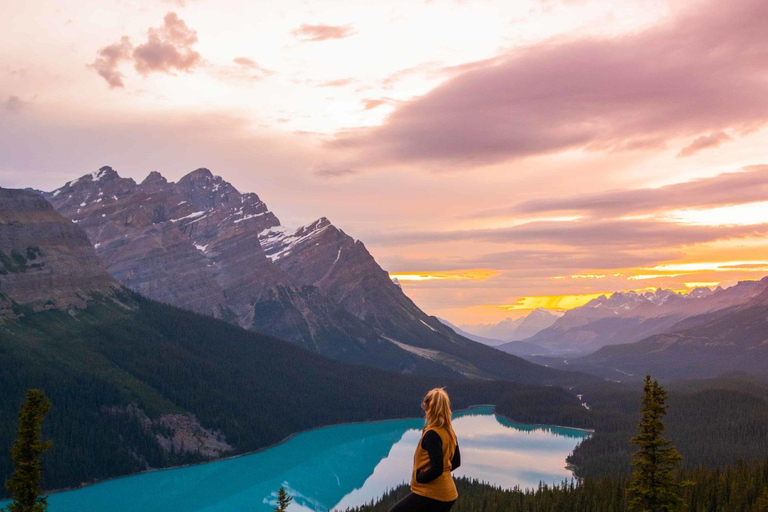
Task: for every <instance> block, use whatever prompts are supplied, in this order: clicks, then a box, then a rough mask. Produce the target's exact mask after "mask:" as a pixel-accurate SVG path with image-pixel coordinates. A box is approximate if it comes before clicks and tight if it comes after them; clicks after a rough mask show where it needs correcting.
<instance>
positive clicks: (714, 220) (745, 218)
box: [664, 201, 768, 226]
mask: <svg viewBox="0 0 768 512" xmlns="http://www.w3.org/2000/svg"><path fill="white" fill-rule="evenodd" d="M664 218H667V219H670V220H672V221H674V222H680V223H683V224H692V225H699V226H729V225H730V226H753V225H756V224H764V223H766V222H768V201H761V202H756V203H746V204H738V205H734V206H723V207H720V208H709V209H699V210H674V211H670V212H667V213H666V214H665V215H664Z"/></svg>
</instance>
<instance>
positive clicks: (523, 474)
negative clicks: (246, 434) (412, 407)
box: [0, 407, 589, 512]
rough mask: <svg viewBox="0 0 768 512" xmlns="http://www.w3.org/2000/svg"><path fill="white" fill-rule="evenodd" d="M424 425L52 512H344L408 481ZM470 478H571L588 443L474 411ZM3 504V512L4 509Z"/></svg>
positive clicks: (266, 455) (157, 483) (117, 485)
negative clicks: (570, 460)
mask: <svg viewBox="0 0 768 512" xmlns="http://www.w3.org/2000/svg"><path fill="white" fill-rule="evenodd" d="M422 425H423V420H421V419H406V420H392V421H381V422H372V423H359V424H348V425H337V426H332V427H324V428H319V429H317V430H311V431H308V432H304V433H301V434H298V435H296V436H294V437H292V438H291V439H289V440H288V441H286V442H284V443H282V444H279V445H277V446H274V447H272V448H269V449H267V450H264V451H261V452H258V453H254V454H251V455H244V456H241V457H235V458H232V459H227V460H221V461H216V462H210V463H207V464H199V465H195V466H188V467H184V468H178V469H169V470H163V471H153V472H149V473H144V474H140V475H135V476H130V477H125V478H118V479H115V480H109V481H106V482H103V483H99V484H96V485H92V486H89V487H84V488H82V489H77V490H74V491H67V492H62V493H56V494H52V495H51V496H50V497H49V507H48V509H49V511H50V512H128V511H135V512H203V511H205V512H235V511H237V512H245V511H255V512H270V511H271V510H272V509H273V507H274V506H275V504H276V499H275V496H276V493H277V490H278V489H279V488H280V486H283V487H285V488H286V490H287V491H288V492H289V494H290V495H291V496H293V497H294V502H293V503H292V504H291V506H290V509H289V510H290V511H291V512H310V511H312V512H316V511H326V510H333V509H341V510H343V509H345V508H347V507H353V506H357V505H361V504H363V503H366V502H369V501H371V500H372V499H375V498H376V497H378V496H380V495H381V494H383V493H384V492H385V491H386V490H387V489H391V488H393V487H395V486H397V485H398V484H400V483H401V482H403V481H406V480H408V479H410V472H411V466H412V464H413V452H414V449H415V447H416V443H417V442H418V440H419V437H420V435H421V426H422ZM453 425H454V430H455V431H456V435H457V437H458V439H459V446H460V447H461V459H462V464H461V467H460V468H459V469H457V470H456V471H455V472H454V476H468V477H472V478H477V479H479V480H484V481H486V482H490V483H493V484H496V485H500V486H502V487H506V488H512V487H515V486H517V485H519V486H521V487H535V486H537V485H538V484H539V482H540V481H544V482H546V483H559V482H561V481H563V480H565V479H570V478H571V472H570V471H568V470H567V469H566V468H565V458H566V457H567V456H568V454H569V453H570V452H571V451H572V450H573V449H574V448H575V447H576V445H578V444H579V443H580V442H581V441H582V440H583V439H584V438H585V437H587V436H588V435H589V434H588V433H587V432H584V431H581V430H577V429H569V428H563V427H549V426H541V425H524V424H519V423H513V422H510V421H508V420H506V419H504V418H502V417H500V416H496V415H495V414H494V413H493V408H492V407H475V408H473V409H469V410H467V411H463V412H460V413H457V414H455V415H454V421H453ZM4 504H5V503H3V504H0V507H1V506H2V505H4Z"/></svg>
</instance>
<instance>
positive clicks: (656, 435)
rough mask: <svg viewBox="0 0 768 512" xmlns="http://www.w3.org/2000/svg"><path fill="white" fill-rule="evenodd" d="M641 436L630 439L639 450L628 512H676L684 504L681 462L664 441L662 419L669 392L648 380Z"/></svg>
mask: <svg viewBox="0 0 768 512" xmlns="http://www.w3.org/2000/svg"><path fill="white" fill-rule="evenodd" d="M643 391H644V394H643V399H642V409H641V411H642V419H641V420H640V424H639V425H638V430H639V433H638V435H637V436H635V437H633V438H632V439H631V441H632V443H634V444H636V445H637V446H638V447H639V449H638V451H637V452H636V453H635V454H634V455H633V459H632V466H633V467H634V470H633V471H632V482H631V484H630V486H629V489H628V491H627V498H628V510H629V512H673V511H677V510H680V509H681V507H682V504H683V500H682V498H681V496H680V491H681V484H680V483H679V482H678V481H677V480H676V478H675V472H676V470H677V468H678V466H679V464H680V461H681V460H682V457H681V456H680V454H679V453H678V451H677V449H676V448H675V447H674V446H672V443H670V442H669V441H668V440H667V439H665V438H664V435H663V434H664V423H663V422H662V418H663V417H664V415H665V414H666V412H667V408H668V407H669V406H668V405H666V400H667V392H666V391H665V390H664V389H663V388H662V387H661V386H659V383H658V381H655V380H654V381H651V376H650V375H648V376H647V377H646V378H645V386H644V388H643Z"/></svg>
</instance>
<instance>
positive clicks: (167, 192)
mask: <svg viewBox="0 0 768 512" xmlns="http://www.w3.org/2000/svg"><path fill="white" fill-rule="evenodd" d="M44 196H45V197H46V198H47V199H48V200H50V201H51V203H52V204H53V206H54V207H55V208H56V209H57V210H58V211H59V212H60V213H61V214H63V215H64V216H65V217H68V218H70V219H72V221H73V222H74V223H76V224H77V225H78V226H79V227H81V228H82V229H84V230H85V232H86V233H87V234H88V237H89V238H90V240H91V242H92V243H93V246H94V248H95V249H96V253H97V254H98V256H99V257H100V258H101V259H102V260H103V261H104V263H105V265H106V268H107V270H108V271H109V273H110V274H112V275H113V276H114V277H115V278H116V279H117V280H118V281H119V282H120V283H122V284H123V285H125V286H126V287H128V288H130V289H131V290H134V291H136V292H138V293H140V294H142V295H144V296H146V297H149V298H151V299H155V300H158V301H161V302H165V303H169V304H172V305H175V306H178V307H181V308H184V309H189V310H191V311H195V312H198V313H203V314H207V315H213V316H215V317H217V318H221V319H223V320H226V321H229V322H231V323H234V324H237V325H239V326H241V327H244V328H246V329H251V330H254V331H258V332H262V333H266V334H270V335H274V336H277V337H281V338H283V339H287V340H289V341H292V342H294V343H296V344H298V345H300V346H302V347H305V348H308V349H310V350H313V351H315V352H318V353H320V354H324V355H328V356H331V357H334V358H336V359H339V360H342V361H347V362H354V363H363V364H368V365H374V366H378V367H381V368H385V369H389V370H395V371H400V372H406V373H418V374H424V375H443V376H466V377H480V378H503V379H511V380H517V381H520V382H531V383H544V382H547V383H567V381H569V380H571V379H572V378H577V377H572V376H564V375H563V374H561V373H553V372H552V370H549V369H547V368H543V367H540V366H537V365H533V364H530V363H528V362H527V361H523V360H521V359H519V358H516V357H513V356H508V357H499V355H498V352H497V351H495V350H493V349H490V348H488V347H485V346H483V345H481V344H478V343H476V342H473V341H471V340H469V339H467V338H464V337H462V336H459V335H457V334H456V333H455V332H453V331H452V330H451V329H449V328H448V327H446V326H444V325H443V324H441V323H440V322H439V321H438V320H437V319H436V318H434V317H430V316H428V315H427V314H425V313H424V312H423V311H421V310H420V309H419V308H418V307H417V306H416V305H415V304H414V303H413V302H412V301H411V300H410V299H409V298H408V297H407V296H406V295H405V294H404V293H403V291H402V289H401V288H400V287H399V286H397V285H396V284H395V283H393V282H392V281H391V280H390V278H389V275H388V274H387V272H386V271H384V270H383V269H382V268H381V267H379V265H378V264H377V263H376V261H375V260H374V258H373V257H372V256H371V254H370V253H369V252H368V251H367V249H366V248H365V246H364V245H363V243H362V242H360V241H359V240H355V239H353V238H352V237H350V236H349V235H347V234H346V233H344V231H342V230H340V229H338V228H337V227H336V226H334V225H333V224H332V223H331V222H330V221H329V220H328V219H326V218H321V219H318V220H317V221H315V222H312V223H310V224H309V225H307V226H303V227H301V228H299V229H297V230H288V229H286V228H284V227H283V226H281V225H280V222H279V220H278V219H277V217H276V216H275V215H274V213H272V211H270V210H269V208H267V206H266V204H265V203H264V202H263V201H262V200H261V199H260V198H259V197H258V196H257V195H256V194H252V193H246V194H243V193H240V192H239V191H238V190H236V189H235V188H234V187H233V186H232V185H231V184H229V183H228V182H226V181H225V180H223V179H222V178H221V177H219V176H214V175H213V174H212V173H211V172H210V171H209V170H208V169H198V170H196V171H193V172H191V173H189V174H187V175H186V176H184V177H183V178H181V179H180V180H179V181H178V182H177V183H172V182H169V181H167V180H166V179H165V178H164V177H163V176H162V175H160V174H159V173H157V172H153V173H150V174H149V176H147V178H146V179H145V180H144V181H142V182H141V183H136V182H135V181H134V180H132V179H130V178H122V177H120V176H119V175H118V174H117V172H115V171H114V170H113V169H112V168H110V167H102V168H101V169H99V170H98V171H96V172H94V173H91V174H88V175H85V176H83V177H81V178H79V179H76V180H73V181H71V182H69V183H67V184H66V185H64V186H63V187H61V188H59V189H57V190H55V191H53V192H50V193H45V194H44Z"/></svg>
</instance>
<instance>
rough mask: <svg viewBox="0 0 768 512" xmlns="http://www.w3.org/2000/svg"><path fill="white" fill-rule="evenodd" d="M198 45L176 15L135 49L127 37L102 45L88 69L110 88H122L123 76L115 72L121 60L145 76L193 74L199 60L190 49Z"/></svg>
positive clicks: (170, 17) (191, 31) (164, 19)
mask: <svg viewBox="0 0 768 512" xmlns="http://www.w3.org/2000/svg"><path fill="white" fill-rule="evenodd" d="M195 43H197V32H196V31H194V30H192V29H190V28H189V27H188V26H187V24H186V23H184V21H183V20H182V19H180V18H179V16H178V15H177V14H176V13H175V12H169V13H168V14H166V15H165V18H163V25H162V26H161V27H159V28H150V29H149V30H147V41H146V42H144V43H142V44H140V45H139V46H136V47H134V46H133V43H131V40H130V38H129V37H128V36H123V37H121V38H120V41H119V42H117V43H114V44H111V45H108V46H105V47H104V48H102V49H101V50H99V52H98V57H97V58H96V60H95V61H94V62H93V63H92V64H90V67H92V68H93V69H95V70H96V72H97V73H98V74H99V75H100V76H101V77H102V78H104V80H106V81H107V83H108V84H109V86H110V87H113V88H114V87H123V86H124V83H123V74H122V73H121V72H120V71H119V70H118V67H119V65H120V64H121V63H122V62H124V61H132V62H133V65H134V68H135V69H136V71H138V72H139V73H140V74H142V75H144V76H146V75H148V74H149V73H153V72H163V73H172V72H173V71H174V70H175V71H185V72H190V71H192V70H193V69H194V68H195V66H197V65H198V64H199V63H200V62H201V60H202V58H201V57H200V54H199V53H198V52H196V51H195V50H194V49H193V48H192V46H193V45H194V44H195Z"/></svg>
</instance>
